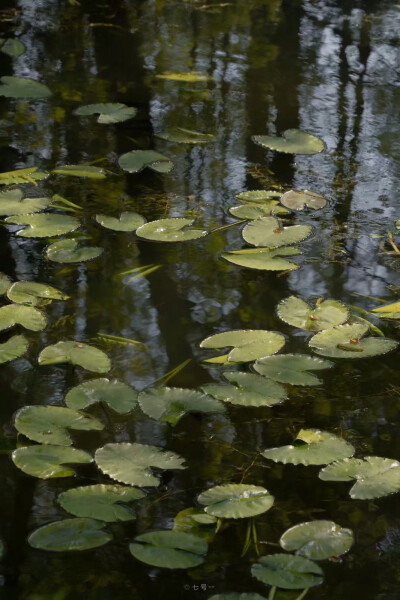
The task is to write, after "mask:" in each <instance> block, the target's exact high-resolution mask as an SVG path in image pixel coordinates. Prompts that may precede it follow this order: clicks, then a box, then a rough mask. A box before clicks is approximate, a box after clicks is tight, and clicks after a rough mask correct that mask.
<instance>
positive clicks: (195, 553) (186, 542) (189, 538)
mask: <svg viewBox="0 0 400 600" xmlns="http://www.w3.org/2000/svg"><path fill="white" fill-rule="evenodd" d="M129 550H130V552H131V554H132V555H133V556H134V557H135V558H136V559H137V560H140V561H141V562H144V563H146V564H147V565H153V566H154V567H162V568H165V569H191V568H193V567H197V566H198V565H201V564H202V563H203V562H204V555H205V554H207V550H208V544H207V542H206V541H205V540H203V539H201V538H198V537H196V536H194V535H191V534H190V533H185V532H183V531H174V530H172V531H152V532H149V533H143V534H142V535H138V536H137V537H136V538H135V543H133V544H129Z"/></svg>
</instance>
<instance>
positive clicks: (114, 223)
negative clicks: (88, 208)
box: [96, 212, 145, 231]
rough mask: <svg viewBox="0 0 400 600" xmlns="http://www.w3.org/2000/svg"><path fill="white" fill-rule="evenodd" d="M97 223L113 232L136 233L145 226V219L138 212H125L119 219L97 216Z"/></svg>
mask: <svg viewBox="0 0 400 600" xmlns="http://www.w3.org/2000/svg"><path fill="white" fill-rule="evenodd" d="M96 221H97V222H98V223H99V225H102V226H103V227H105V228H106V229H112V230H113V231H136V229H137V228H138V227H140V226H141V225H143V224H144V222H145V218H144V217H142V215H139V213H137V212H123V213H121V214H120V216H119V218H118V219H117V218H116V217H109V216H107V215H102V214H100V215H96Z"/></svg>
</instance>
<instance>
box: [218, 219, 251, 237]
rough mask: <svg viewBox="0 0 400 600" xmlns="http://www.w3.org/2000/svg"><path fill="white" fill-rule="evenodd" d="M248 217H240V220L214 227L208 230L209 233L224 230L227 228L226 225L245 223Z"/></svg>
mask: <svg viewBox="0 0 400 600" xmlns="http://www.w3.org/2000/svg"><path fill="white" fill-rule="evenodd" d="M247 220H248V219H242V220H241V221H235V222H234V223H228V225H222V226H221V227H216V228H215V229H211V231H210V232H209V233H210V234H211V233H217V231H224V229H228V227H233V226H234V225H241V224H242V223H246V221H247Z"/></svg>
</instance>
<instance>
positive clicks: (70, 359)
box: [38, 341, 111, 373]
mask: <svg viewBox="0 0 400 600" xmlns="http://www.w3.org/2000/svg"><path fill="white" fill-rule="evenodd" d="M38 362H39V365H60V364H65V363H67V364H70V365H76V366H79V367H82V368H83V369H87V370H88V371H93V372H94V373H107V371H109V370H110V369H111V362H110V359H109V358H108V356H107V354H105V353H104V352H103V351H102V350H99V349H98V348H95V347H94V346H89V344H83V343H82V342H76V341H70V342H57V344H54V345H52V346H47V347H46V348H45V349H44V350H42V351H41V353H40V354H39V358H38Z"/></svg>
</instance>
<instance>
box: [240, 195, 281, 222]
mask: <svg viewBox="0 0 400 600" xmlns="http://www.w3.org/2000/svg"><path fill="white" fill-rule="evenodd" d="M229 212H230V214H231V215H233V216H234V217H237V218H238V219H249V220H253V219H259V218H260V217H269V216H271V215H284V214H287V213H288V212H289V211H288V210H286V208H283V206H279V203H278V202H277V201H276V200H269V201H268V203H264V204H250V203H249V204H242V205H240V206H232V208H230V209H229Z"/></svg>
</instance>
